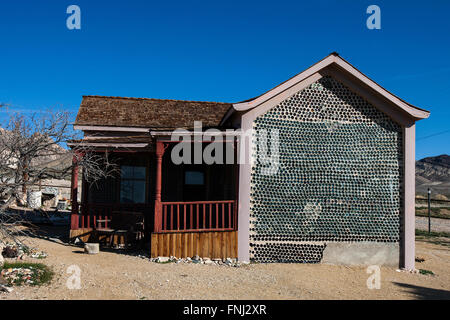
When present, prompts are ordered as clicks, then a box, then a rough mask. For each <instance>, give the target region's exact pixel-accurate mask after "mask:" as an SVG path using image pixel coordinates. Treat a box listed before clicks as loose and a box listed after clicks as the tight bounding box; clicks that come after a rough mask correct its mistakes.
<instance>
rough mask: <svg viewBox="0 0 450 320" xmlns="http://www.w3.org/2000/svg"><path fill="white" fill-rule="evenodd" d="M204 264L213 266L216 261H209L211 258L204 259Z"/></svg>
mask: <svg viewBox="0 0 450 320" xmlns="http://www.w3.org/2000/svg"><path fill="white" fill-rule="evenodd" d="M203 263H204V264H208V265H211V264H214V261H212V260H211V259H209V258H204V259H203Z"/></svg>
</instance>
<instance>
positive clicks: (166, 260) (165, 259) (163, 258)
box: [155, 257, 169, 263]
mask: <svg viewBox="0 0 450 320" xmlns="http://www.w3.org/2000/svg"><path fill="white" fill-rule="evenodd" d="M155 262H158V263H164V262H169V257H158V258H156V261H155Z"/></svg>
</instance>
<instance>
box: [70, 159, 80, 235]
mask: <svg viewBox="0 0 450 320" xmlns="http://www.w3.org/2000/svg"><path fill="white" fill-rule="evenodd" d="M77 163H78V155H77V154H75V155H74V156H73V159H72V165H73V166H72V180H71V195H70V198H71V199H70V200H71V203H72V212H71V215H70V229H71V230H76V229H78V225H79V224H78V219H79V213H78V171H79V170H78V164H77Z"/></svg>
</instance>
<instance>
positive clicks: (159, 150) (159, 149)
mask: <svg viewBox="0 0 450 320" xmlns="http://www.w3.org/2000/svg"><path fill="white" fill-rule="evenodd" d="M165 150H166V147H165V146H164V142H162V141H156V187H155V222H154V227H153V229H154V232H159V231H161V222H162V221H161V219H162V212H161V211H162V204H161V180H162V157H163V155H164V151H165Z"/></svg>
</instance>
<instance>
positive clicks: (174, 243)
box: [172, 234, 177, 257]
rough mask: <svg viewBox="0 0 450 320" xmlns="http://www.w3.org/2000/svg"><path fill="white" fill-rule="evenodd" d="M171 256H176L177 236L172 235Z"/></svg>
mask: <svg viewBox="0 0 450 320" xmlns="http://www.w3.org/2000/svg"><path fill="white" fill-rule="evenodd" d="M172 255H173V256H174V257H176V256H177V235H176V234H172Z"/></svg>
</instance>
